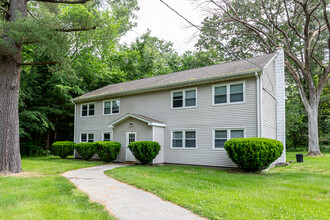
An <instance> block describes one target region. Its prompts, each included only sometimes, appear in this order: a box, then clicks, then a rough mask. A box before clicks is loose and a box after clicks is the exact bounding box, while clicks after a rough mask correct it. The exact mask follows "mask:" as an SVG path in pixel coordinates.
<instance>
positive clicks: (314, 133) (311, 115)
mask: <svg viewBox="0 0 330 220" xmlns="http://www.w3.org/2000/svg"><path fill="white" fill-rule="evenodd" d="M307 116H308V154H307V155H308V156H318V155H321V151H320V147H319V132H318V131H319V128H318V104H313V105H312V106H311V108H310V109H308V110H307Z"/></svg>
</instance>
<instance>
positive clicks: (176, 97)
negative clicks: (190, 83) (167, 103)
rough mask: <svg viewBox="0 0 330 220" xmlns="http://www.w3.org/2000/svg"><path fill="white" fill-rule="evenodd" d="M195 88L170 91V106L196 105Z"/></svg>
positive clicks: (185, 106)
mask: <svg viewBox="0 0 330 220" xmlns="http://www.w3.org/2000/svg"><path fill="white" fill-rule="evenodd" d="M196 97H197V90H196V89H186V90H181V91H175V92H172V108H187V107H195V106H197V101H196V100H197V98H196Z"/></svg>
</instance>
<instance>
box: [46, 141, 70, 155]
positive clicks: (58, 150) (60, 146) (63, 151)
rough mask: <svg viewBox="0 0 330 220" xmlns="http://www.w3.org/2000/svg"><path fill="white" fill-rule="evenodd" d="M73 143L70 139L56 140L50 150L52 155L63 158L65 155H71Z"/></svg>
mask: <svg viewBox="0 0 330 220" xmlns="http://www.w3.org/2000/svg"><path fill="white" fill-rule="evenodd" d="M75 145H76V144H75V143H74V142H72V141H57V142H55V143H53V144H52V147H51V151H52V153H53V154H54V155H57V156H59V157H61V158H62V159H65V158H66V157H67V156H70V155H73V150H74V148H75Z"/></svg>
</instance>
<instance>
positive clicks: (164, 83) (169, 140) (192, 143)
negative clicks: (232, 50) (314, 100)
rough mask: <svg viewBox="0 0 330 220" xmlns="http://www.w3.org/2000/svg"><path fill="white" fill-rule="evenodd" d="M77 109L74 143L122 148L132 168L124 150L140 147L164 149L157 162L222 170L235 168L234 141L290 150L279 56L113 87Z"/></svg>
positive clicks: (82, 99)
mask: <svg viewBox="0 0 330 220" xmlns="http://www.w3.org/2000/svg"><path fill="white" fill-rule="evenodd" d="M73 102H74V103H75V121H74V124H75V126H74V139H75V140H74V141H75V142H76V143H78V142H93V141H101V140H104V141H110V140H111V141H118V142H120V143H121V145H122V147H121V150H120V153H119V155H118V158H117V161H119V162H124V161H134V160H135V158H134V156H133V154H132V153H131V151H130V150H129V148H128V147H127V146H128V144H129V143H130V142H133V141H142V140H150V141H157V142H158V143H159V144H160V145H161V151H160V153H159V155H158V156H157V157H156V158H155V160H154V163H174V164H192V165H207V166H221V167H232V166H235V164H234V163H233V162H232V161H231V160H230V159H229V158H228V156H227V153H226V151H225V149H224V143H225V142H226V141H227V140H229V139H231V138H240V137H266V138H273V139H278V140H280V141H281V142H282V143H283V144H284V146H285V88H284V55H283V50H282V49H278V50H277V51H276V53H274V54H268V55H265V56H259V57H254V58H250V59H246V60H239V61H234V62H228V63H221V64H216V65H212V66H207V67H202V68H197V69H191V70H185V71H181V72H175V73H170V74H165V75H160V76H154V77H150V78H144V79H140V80H134V81H130V82H124V83H118V84H112V85H108V86H106V87H103V88H100V89H97V90H95V91H92V92H90V93H87V94H85V95H82V96H80V97H77V98H75V99H73ZM78 156H79V155H77V154H75V157H78ZM278 161H279V162H283V161H285V151H284V152H283V155H282V156H281V157H280V158H279V159H278Z"/></svg>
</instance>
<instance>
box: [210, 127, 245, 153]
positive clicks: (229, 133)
mask: <svg viewBox="0 0 330 220" xmlns="http://www.w3.org/2000/svg"><path fill="white" fill-rule="evenodd" d="M235 130H236V131H243V138H245V137H246V128H244V127H239V128H212V149H213V150H220V151H225V148H216V147H215V131H227V141H229V140H230V139H231V131H235Z"/></svg>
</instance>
